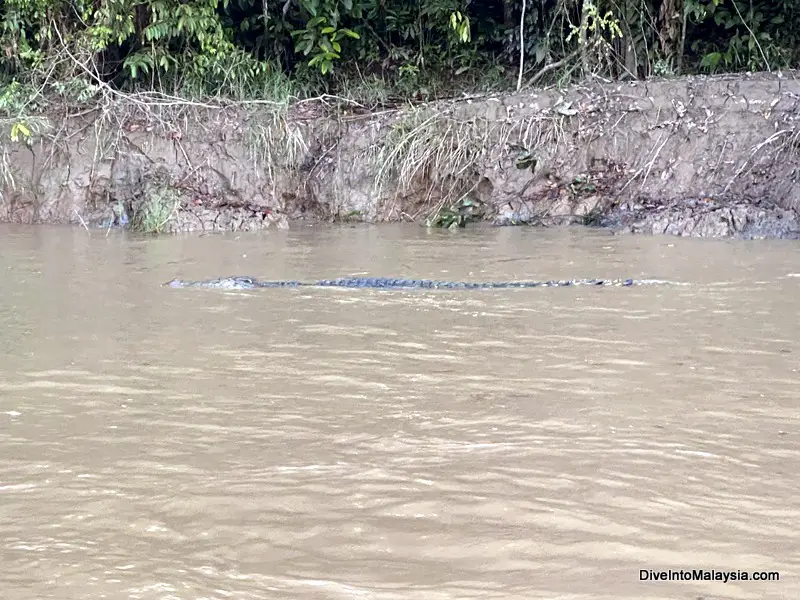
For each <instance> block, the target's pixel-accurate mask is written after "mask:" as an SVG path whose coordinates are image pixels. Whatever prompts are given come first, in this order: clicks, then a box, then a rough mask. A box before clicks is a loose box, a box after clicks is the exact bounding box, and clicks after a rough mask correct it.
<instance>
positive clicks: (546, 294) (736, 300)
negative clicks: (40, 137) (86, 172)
mask: <svg viewBox="0 0 800 600" xmlns="http://www.w3.org/2000/svg"><path fill="white" fill-rule="evenodd" d="M0 273H2V277H0V325H1V326H2V334H0V349H1V351H2V361H1V362H0V443H1V444H2V445H0V448H2V452H0V565H2V569H0V598H2V599H3V600H17V599H24V600H33V599H36V600H39V599H44V598H54V599H58V600H72V599H76V600H88V599H96V598H108V599H128V598H130V599H147V600H150V599H153V600H155V599H187V600H188V599H192V600H194V599H201V598H202V599H220V600H223V599H228V598H231V599H270V600H271V599H275V600H279V599H280V600H283V599H298V600H301V599H302V600H312V599H351V598H353V599H376V600H400V599H403V600H405V599H409V600H411V599H419V600H443V599H459V600H461V599H499V598H502V599H506V598H509V599H510V598H515V599H516V598H519V599H538V598H542V599H548V600H623V599H630V600H634V599H635V600H667V599H669V600H674V599H691V600H697V599H698V598H703V599H705V600H712V599H714V600H721V599H744V598H753V599H773V598H775V599H792V600H796V599H797V598H800V372H799V370H800V360H799V359H800V319H799V318H798V300H799V299H800V245H798V244H796V243H793V242H732V241H702V240H687V239H675V238H656V237H614V236H609V235H607V234H604V233H602V232H592V231H584V230H581V229H567V230H553V231H540V230H536V229H486V230H477V231H461V232H455V233H451V232H438V231H437V232H427V231H425V230H424V229H421V228H418V227H415V226H407V227H401V226H398V227H394V226H382V227H377V228H369V227H352V228H350V227H343V228H308V229H298V230H293V231H289V232H274V233H273V232H271V233H268V234H262V235H240V236H233V235H231V236H207V237H200V236H185V237H178V236H176V237H162V238H157V239H141V238H138V239H137V238H132V237H126V236H124V235H121V234H111V235H105V233H104V232H92V233H91V234H89V233H88V232H86V231H84V230H80V229H78V230H71V229H59V228H3V229H0ZM231 274H247V275H253V276H258V277H264V278H270V279H278V278H287V279H314V278H326V277H336V276H344V275H353V274H369V275H373V276H378V275H385V276H409V277H417V278H422V277H428V278H439V279H468V280H498V279H509V278H516V279H550V278H577V277H587V278H594V277H603V278H606V277H656V278H663V279H670V280H676V281H682V282H687V283H689V284H690V285H688V286H683V287H678V286H676V287H638V288H560V289H540V288H537V289H525V290H477V291H476V290H473V291H464V290H461V291H433V290H415V291H381V290H337V289H302V290H298V289H278V290H259V291H254V292H228V291H221V290H176V289H170V288H164V287H161V286H160V284H161V283H163V282H165V281H167V280H169V279H172V278H174V277H180V278H185V279H204V278H209V277H214V276H221V275H231ZM669 569H672V570H677V571H680V570H694V569H707V570H717V571H726V572H727V571H744V572H747V573H748V574H750V573H752V572H755V571H770V572H778V573H779V575H780V580H779V581H729V582H727V583H724V582H721V581H674V580H673V581H653V580H642V577H641V571H642V570H644V571H645V572H647V571H650V570H652V571H664V570H669Z"/></svg>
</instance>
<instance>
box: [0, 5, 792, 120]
mask: <svg viewBox="0 0 800 600" xmlns="http://www.w3.org/2000/svg"><path fill="white" fill-rule="evenodd" d="M798 60H800V2H798V1H797V0H619V1H613V0H527V1H525V2H524V1H523V0H486V1H484V2H472V1H471V0H4V2H0V86H3V87H0V109H2V108H8V106H7V105H8V104H9V103H10V102H11V100H10V98H11V96H13V93H12V92H13V90H14V89H15V88H14V87H13V86H14V85H24V86H28V87H34V88H38V89H40V90H44V89H45V87H47V86H50V87H53V86H55V88H56V89H60V90H62V91H64V90H72V91H73V92H74V93H75V94H76V95H78V96H80V95H83V96H86V95H88V94H91V90H92V89H93V88H96V86H98V85H103V84H108V85H109V86H110V87H111V88H113V89H117V90H124V91H136V90H160V91H168V92H180V93H181V94H182V95H193V96H203V95H223V96H227V97H233V98H275V97H277V96H280V95H281V94H284V95H286V94H289V93H291V94H295V95H308V94H312V95H315V94H318V93H321V92H328V93H338V94H342V95H348V96H350V97H352V98H358V99H360V100H361V101H365V102H368V103H370V104H373V105H375V104H380V103H384V102H387V101H391V100H392V99H400V98H415V97H432V96H437V95H441V94H447V93H452V92H453V91H455V90H466V89H476V88H480V87H483V88H486V87H495V88H498V87H503V86H508V85H513V86H516V85H517V84H518V82H519V83H522V84H523V85H524V84H525V83H526V82H530V81H531V79H532V78H534V76H535V75H537V74H538V75H539V76H541V77H537V78H536V79H537V81H538V82H539V83H543V82H546V81H550V82H552V81H559V80H560V81H566V80H568V79H572V78H581V77H585V76H588V75H595V76H601V77H606V78H611V79H617V78H626V77H627V78H630V77H636V78H639V77H648V76H653V75H659V76H669V75H675V74H681V73H686V72H720V71H742V70H772V69H775V68H783V67H796V66H798ZM520 62H522V68H520ZM542 69H544V71H542ZM9 94H11V96H10V95H9ZM4 103H5V105H4Z"/></svg>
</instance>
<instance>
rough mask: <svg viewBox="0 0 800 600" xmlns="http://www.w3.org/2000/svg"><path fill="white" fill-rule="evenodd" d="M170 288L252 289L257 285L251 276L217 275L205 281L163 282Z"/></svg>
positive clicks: (177, 280)
mask: <svg viewBox="0 0 800 600" xmlns="http://www.w3.org/2000/svg"><path fill="white" fill-rule="evenodd" d="M164 285H165V286H167V287H172V288H190V287H195V288H196V287H199V288H214V289H224V290H252V289H254V288H257V287H258V281H257V280H256V279H255V278H253V277H218V278H216V279H208V280H206V281H187V280H184V279H173V280H172V281H168V282H167V283H165V284H164Z"/></svg>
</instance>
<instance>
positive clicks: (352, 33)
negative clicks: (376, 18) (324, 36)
mask: <svg viewBox="0 0 800 600" xmlns="http://www.w3.org/2000/svg"><path fill="white" fill-rule="evenodd" d="M339 33H343V34H344V35H346V36H347V37H351V38H353V39H354V40H358V39H361V36H360V35H358V34H357V33H356V32H355V31H353V30H352V29H346V28H345V29H340V30H339Z"/></svg>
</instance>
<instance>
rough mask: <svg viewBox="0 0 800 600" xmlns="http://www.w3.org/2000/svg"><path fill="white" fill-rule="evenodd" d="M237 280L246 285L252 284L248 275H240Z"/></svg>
mask: <svg viewBox="0 0 800 600" xmlns="http://www.w3.org/2000/svg"><path fill="white" fill-rule="evenodd" d="M239 281H241V282H242V283H246V284H247V285H253V280H252V279H251V278H250V277H242V278H241V279H240V280H239Z"/></svg>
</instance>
